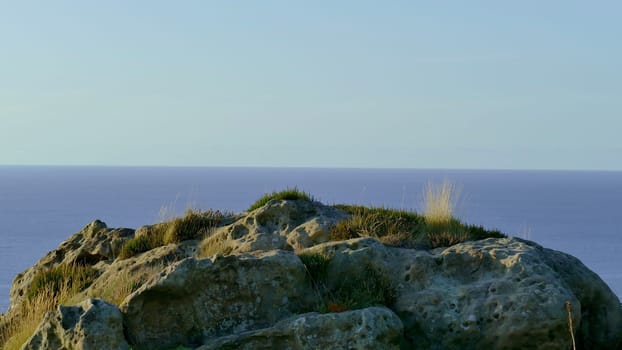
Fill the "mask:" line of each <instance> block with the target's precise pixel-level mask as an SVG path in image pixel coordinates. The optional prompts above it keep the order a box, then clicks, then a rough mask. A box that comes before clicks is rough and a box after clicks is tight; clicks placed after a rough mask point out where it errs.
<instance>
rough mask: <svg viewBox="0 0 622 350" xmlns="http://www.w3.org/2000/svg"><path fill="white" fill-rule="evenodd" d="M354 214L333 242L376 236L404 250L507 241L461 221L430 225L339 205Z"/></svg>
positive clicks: (391, 212) (414, 217) (401, 214)
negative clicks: (488, 239) (470, 242)
mask: <svg viewBox="0 0 622 350" xmlns="http://www.w3.org/2000/svg"><path fill="white" fill-rule="evenodd" d="M336 207H337V208H339V209H341V210H344V211H346V212H348V213H349V214H351V216H350V217H349V218H347V219H346V220H343V221H341V222H339V223H337V225H335V227H334V228H333V229H332V230H331V231H330V239H331V240H333V241H341V240H345V239H351V238H358V237H374V238H376V239H378V240H379V241H380V242H382V243H384V244H385V245H388V246H393V247H402V248H437V247H446V246H450V245H453V244H457V243H460V242H464V241H467V240H479V239H484V238H490V237H493V238H503V237H505V235H503V234H502V233H501V232H499V231H497V230H486V229H484V228H483V227H481V226H476V225H465V224H463V223H462V222H461V221H460V220H458V219H455V218H450V219H448V220H446V221H432V222H431V223H429V222H428V220H427V218H426V217H425V216H422V215H418V214H416V213H413V212H408V211H404V210H395V209H387V208H368V207H363V206H356V205H337V206H336Z"/></svg>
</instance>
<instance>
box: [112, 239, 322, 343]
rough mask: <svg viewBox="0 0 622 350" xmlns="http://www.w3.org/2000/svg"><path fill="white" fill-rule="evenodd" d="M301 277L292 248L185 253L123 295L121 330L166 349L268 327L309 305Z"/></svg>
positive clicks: (133, 339) (134, 339) (136, 340)
mask: <svg viewBox="0 0 622 350" xmlns="http://www.w3.org/2000/svg"><path fill="white" fill-rule="evenodd" d="M305 282H306V281H305V268H304V266H303V265H302V263H301V262H300V259H299V258H298V257H297V256H296V255H295V254H293V253H292V252H286V251H271V252H266V253H261V254H257V255H255V256H253V255H240V256H226V257H222V256H216V257H214V260H213V261H212V260H210V259H203V260H197V259H194V258H188V259H185V260H183V261H181V262H179V263H177V264H175V265H172V266H170V267H168V268H167V269H166V270H165V271H164V272H163V273H162V274H161V275H160V277H159V278H157V279H156V280H152V281H151V282H150V283H147V284H145V285H143V286H142V287H141V288H140V289H138V290H137V291H136V292H135V293H134V294H132V295H130V296H129V297H128V298H127V299H126V300H125V302H124V303H123V304H122V305H121V310H122V311H123V313H124V315H125V318H124V323H125V328H126V335H127V336H128V339H129V340H130V341H131V343H132V344H135V345H138V346H140V347H145V348H149V349H166V348H171V347H175V346H178V345H180V344H181V345H184V346H195V345H201V344H203V343H204V342H205V341H206V340H209V339H213V338H216V337H219V336H224V335H227V334H232V333H239V332H244V331H248V330H254V329H259V328H265V327H269V326H271V325H272V324H274V323H275V322H276V321H278V320H280V319H282V318H284V317H289V316H291V315H292V314H296V313H300V312H301V311H302V310H303V309H309V306H308V305H309V304H311V301H308V300H307V298H309V296H312V293H311V291H310V290H309V286H308V284H307V283H305Z"/></svg>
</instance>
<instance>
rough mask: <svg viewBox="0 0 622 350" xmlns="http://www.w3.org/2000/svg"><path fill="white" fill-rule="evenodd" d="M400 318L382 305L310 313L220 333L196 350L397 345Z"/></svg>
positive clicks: (300, 349)
mask: <svg viewBox="0 0 622 350" xmlns="http://www.w3.org/2000/svg"><path fill="white" fill-rule="evenodd" d="M402 332H403V326H402V321H401V320H400V318H399V317H397V315H396V314H395V313H393V312H392V311H391V310H389V309H387V308H384V307H371V308H366V309H361V310H353V311H346V312H341V313H330V314H318V313H309V314H303V315H300V316H296V317H292V318H288V319H285V320H283V321H279V322H278V323H276V324H275V325H274V326H272V327H269V328H265V329H260V330H256V331H250V332H242V333H239V334H235V335H230V336H225V337H221V338H218V339H215V340H212V341H210V342H209V343H208V344H207V345H205V346H202V347H200V348H198V349H197V350H218V349H239V350H255V349H281V350H290V349H296V350H307V349H308V350H315V349H369V350H376V349H387V350H389V349H395V350H398V349H400V341H401V340H402Z"/></svg>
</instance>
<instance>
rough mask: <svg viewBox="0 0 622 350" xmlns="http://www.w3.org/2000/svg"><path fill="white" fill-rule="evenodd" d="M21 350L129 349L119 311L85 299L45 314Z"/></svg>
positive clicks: (108, 305) (110, 306) (97, 301)
mask: <svg viewBox="0 0 622 350" xmlns="http://www.w3.org/2000/svg"><path fill="white" fill-rule="evenodd" d="M22 349H23V350H50V349H67V350H101V349H119V350H123V349H129V345H128V344H127V342H126V341H125V338H124V336H123V317H122V315H121V312H120V311H119V309H118V308H117V307H116V306H114V305H110V304H108V303H106V302H104V301H103V300H99V299H87V300H85V301H83V302H81V303H80V304H78V305H76V306H59V307H58V308H57V310H55V311H53V312H49V313H48V314H47V315H46V316H45V318H44V319H43V321H42V322H41V324H40V325H39V327H38V328H37V330H36V331H35V333H34V335H33V336H32V337H30V339H28V341H27V342H26V344H25V345H24V346H23V347H22Z"/></svg>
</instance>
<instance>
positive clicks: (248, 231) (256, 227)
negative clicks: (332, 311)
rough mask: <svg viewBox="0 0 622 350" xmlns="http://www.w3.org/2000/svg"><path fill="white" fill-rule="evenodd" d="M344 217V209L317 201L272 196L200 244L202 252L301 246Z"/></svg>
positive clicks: (325, 235) (323, 239) (322, 237)
mask: <svg viewBox="0 0 622 350" xmlns="http://www.w3.org/2000/svg"><path fill="white" fill-rule="evenodd" d="M346 217H347V214H346V213H344V212H342V211H340V210H338V209H336V208H334V207H330V206H326V205H323V204H321V203H319V202H311V201H304V200H297V201H275V200H273V201H270V202H268V203H267V204H266V205H265V206H263V207H260V208H258V209H256V210H254V211H252V212H250V213H248V215H245V216H242V217H241V218H240V219H238V220H237V221H235V222H234V223H232V224H230V225H227V226H224V227H221V228H219V229H218V230H217V231H216V232H214V234H212V235H211V237H209V238H208V239H207V240H206V241H205V242H203V244H202V247H201V248H202V250H203V255H211V254H212V252H216V251H217V252H223V251H224V252H226V253H228V254H236V253H245V252H252V251H259V250H273V249H285V250H295V249H302V248H306V247H310V246H313V245H315V244H318V243H323V242H327V241H328V240H329V237H328V232H329V231H330V229H331V228H332V227H333V226H334V225H335V224H336V223H337V222H339V221H341V220H343V219H345V218H346Z"/></svg>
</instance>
